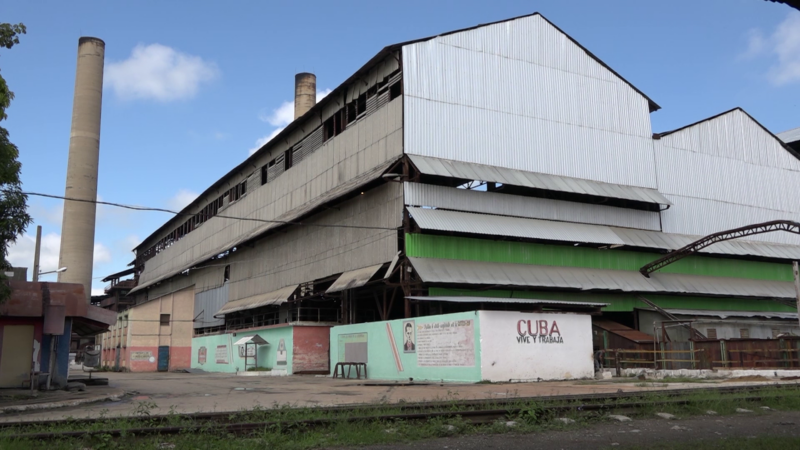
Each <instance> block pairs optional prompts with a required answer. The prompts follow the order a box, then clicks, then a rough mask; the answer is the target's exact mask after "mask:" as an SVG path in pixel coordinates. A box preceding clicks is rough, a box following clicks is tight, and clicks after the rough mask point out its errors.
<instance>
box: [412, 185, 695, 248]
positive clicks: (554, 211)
mask: <svg viewBox="0 0 800 450" xmlns="http://www.w3.org/2000/svg"><path fill="white" fill-rule="evenodd" d="M404 195H405V203H406V205H411V206H431V207H436V208H444V209H451V210H457V211H470V212H476V213H486V214H498V215H503V216H514V217H529V218H532V219H547V220H559V221H564V222H579V223H587V224H597V225H616V226H620V227H630V228H639V229H645V230H651V231H658V230H660V229H661V218H660V216H659V213H657V212H653V211H639V210H635V209H626V208H616V207H613V206H601V205H592V204H586V203H575V202H567V201H563V200H552V199H547V198H533V197H523V196H519V195H509V194H500V193H496V192H487V191H476V190H471V189H457V188H451V187H447V186H436V185H432V184H421V183H412V182H406V183H405V184H404ZM688 242H691V241H688ZM676 248H679V247H676Z"/></svg>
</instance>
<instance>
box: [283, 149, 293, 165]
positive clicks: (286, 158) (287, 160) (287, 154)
mask: <svg viewBox="0 0 800 450" xmlns="http://www.w3.org/2000/svg"><path fill="white" fill-rule="evenodd" d="M283 164H284V165H283V170H289V169H290V168H291V167H292V149H289V150H286V152H285V154H284V157H283Z"/></svg>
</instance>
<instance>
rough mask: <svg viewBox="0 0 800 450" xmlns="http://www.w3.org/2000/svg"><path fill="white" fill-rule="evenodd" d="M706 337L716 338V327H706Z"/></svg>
mask: <svg viewBox="0 0 800 450" xmlns="http://www.w3.org/2000/svg"><path fill="white" fill-rule="evenodd" d="M706 337H707V338H709V339H716V338H717V329H716V328H706Z"/></svg>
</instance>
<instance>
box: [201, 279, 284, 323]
mask: <svg viewBox="0 0 800 450" xmlns="http://www.w3.org/2000/svg"><path fill="white" fill-rule="evenodd" d="M297 287H298V285H296V284H293V285H290V286H286V287H283V288H281V289H278V290H276V291H272V292H266V293H262V294H257V295H253V296H251V297H247V298H243V299H239V300H230V301H228V302H227V303H225V304H224V305H222V306H221V307H220V309H219V310H218V311H216V312H215V313H213V314H214V316H222V315H225V314H230V313H232V312H236V311H244V310H247V309H253V308H260V307H262V306H269V305H280V304H282V303H286V302H287V301H289V297H290V296H291V295H292V294H293V293H294V291H296V290H297Z"/></svg>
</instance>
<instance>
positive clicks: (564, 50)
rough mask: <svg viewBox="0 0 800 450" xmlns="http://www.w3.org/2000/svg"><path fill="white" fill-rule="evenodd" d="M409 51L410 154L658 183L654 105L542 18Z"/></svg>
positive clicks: (407, 111)
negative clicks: (651, 109) (651, 111)
mask: <svg viewBox="0 0 800 450" xmlns="http://www.w3.org/2000/svg"><path fill="white" fill-rule="evenodd" d="M402 54H403V71H404V77H403V82H404V85H403V87H404V99H405V130H406V131H405V145H406V152H407V153H409V154H415V155H425V156H433V157H439V158H444V159H451V160H460V161H467V162H472V163H478V164H486V165H492V166H500V167H507V168H515V169H520V170H526V171H532V172H541V173H547V174H552V175H560V176H568V177H573V178H579V179H586V180H595V181H602V182H606V183H614V184H619V185H626V186H638V187H646V188H655V187H656V178H655V161H654V156H653V147H652V141H651V134H652V132H651V125H650V116H649V102H648V99H647V98H646V97H644V96H643V95H641V94H640V93H638V92H637V91H636V90H635V89H634V88H633V87H631V86H630V85H629V84H627V83H626V82H625V81H624V80H622V79H621V78H619V77H618V76H617V75H615V74H614V73H613V72H612V71H610V70H609V69H607V68H606V67H604V66H603V65H602V64H600V63H599V62H598V61H597V60H595V59H594V58H593V57H592V56H590V54H588V53H587V52H586V51H585V50H584V49H582V48H581V47H580V46H578V45H577V44H576V43H574V42H573V41H571V40H570V39H569V38H568V37H567V36H566V35H564V34H563V33H562V32H561V31H559V30H558V29H556V28H555V27H554V26H552V25H551V24H549V23H548V22H547V21H546V20H544V19H543V18H541V17H540V16H529V17H524V18H519V19H516V20H512V21H506V22H503V23H498V24H494V25H487V26H483V27H478V28H475V29H471V30H466V31H461V32H456V33H453V34H449V35H445V36H438V37H435V38H433V39H430V40H427V41H423V42H417V43H413V44H410V45H405V46H404V47H403V51H402ZM623 161H624V163H623Z"/></svg>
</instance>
